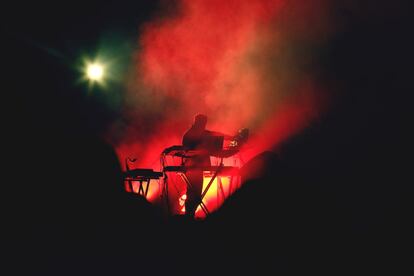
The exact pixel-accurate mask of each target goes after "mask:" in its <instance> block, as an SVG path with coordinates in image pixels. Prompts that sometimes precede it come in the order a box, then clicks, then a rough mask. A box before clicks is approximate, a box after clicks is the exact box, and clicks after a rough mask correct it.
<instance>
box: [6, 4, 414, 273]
mask: <svg viewBox="0 0 414 276" xmlns="http://www.w3.org/2000/svg"><path fill="white" fill-rule="evenodd" d="M351 2H352V1H351ZM356 2H357V1H355V3H356ZM403 4H404V3H403V2H402V1H392V2H391V1H387V2H386V1H364V3H363V4H360V5H356V6H355V5H350V6H351V7H353V8H349V6H348V8H344V6H341V5H340V4H338V5H337V9H336V10H335V12H336V15H335V16H337V18H338V21H339V22H341V24H342V25H341V28H339V29H338V31H337V32H336V33H335V35H334V36H333V38H332V39H331V40H330V42H329V43H328V44H327V46H326V49H324V51H323V53H324V54H323V55H321V56H320V64H321V67H322V68H323V70H322V71H323V74H322V75H321V76H320V78H321V81H322V82H323V83H324V84H325V85H326V87H328V88H331V89H332V91H335V93H336V94H335V97H334V99H335V100H334V101H333V104H332V106H331V108H330V110H329V111H328V112H327V113H326V114H324V115H323V117H322V118H321V119H320V120H319V121H318V122H316V123H315V124H313V125H312V127H311V128H309V129H307V130H306V131H304V132H303V133H301V134H300V135H298V136H296V137H294V138H292V139H290V140H289V141H287V142H286V143H285V145H284V146H283V147H282V148H281V150H279V151H278V154H277V155H276V154H273V153H270V152H268V153H264V154H263V155H260V156H258V157H257V158H256V159H254V160H252V162H250V164H247V165H246V166H255V164H256V162H257V163H260V162H264V164H266V169H265V170H264V171H263V172H262V173H261V174H260V175H257V176H255V177H254V178H253V179H252V180H250V181H249V182H248V183H246V185H245V186H244V187H243V188H242V189H241V190H240V191H239V192H238V193H237V194H235V195H234V197H232V198H231V199H230V200H229V201H228V202H227V203H226V204H225V205H224V206H223V208H222V209H221V210H220V211H219V212H217V213H216V214H214V215H212V216H211V217H210V218H209V219H207V220H206V221H204V222H201V223H189V222H183V221H180V220H174V219H173V220H167V221H166V220H165V219H164V218H163V217H162V216H161V215H160V212H159V211H160V210H157V209H156V208H154V207H153V206H150V205H149V204H147V202H146V201H145V200H144V199H142V198H138V197H133V196H130V195H127V194H125V193H123V191H122V182H121V181H120V179H121V177H120V176H121V171H120V167H119V164H118V161H117V158H116V155H115V153H114V151H113V149H112V148H111V147H110V146H109V145H108V144H106V143H105V142H104V141H103V140H102V139H101V138H100V137H101V134H102V132H103V131H104V130H105V127H107V126H108V125H109V124H110V123H111V122H112V120H113V119H114V118H116V117H117V116H118V115H119V114H117V111H116V108H112V107H110V106H108V105H107V104H106V103H105V102H104V100H103V99H102V98H100V97H99V96H96V94H93V93H92V96H90V94H87V93H85V92H87V91H86V88H85V87H84V86H82V85H77V84H76V83H75V82H74V80H75V79H77V78H78V74H79V72H77V71H76V70H74V69H73V68H69V67H70V66H69V64H70V60H71V59H76V58H78V56H79V54H80V53H81V51H85V52H93V50H94V47H95V45H97V44H98V43H99V42H100V39H101V38H102V36H103V35H106V34H108V33H116V34H117V36H118V38H120V39H122V38H125V39H126V40H128V41H129V42H131V43H135V42H136V39H137V37H138V35H139V28H138V27H137V26H139V25H140V24H142V23H143V22H145V21H147V20H149V19H151V18H152V17H153V16H155V15H159V13H160V12H161V11H160V10H159V3H158V2H156V1H116V2H115V1H114V2H112V3H111V2H109V3H101V2H100V1H88V2H87V3H83V2H75V1H73V2H68V3H60V2H54V3H46V2H44V3H42V2H36V3H14V4H6V6H5V8H4V9H3V8H2V19H1V25H2V26H1V27H2V29H1V30H2V35H1V36H2V38H3V39H2V41H3V42H2V43H1V45H2V49H3V50H2V68H3V70H2V80H3V81H2V83H3V84H5V85H3V86H2V88H1V90H2V91H1V107H2V108H1V115H2V116H1V121H2V126H3V127H2V134H1V137H2V139H1V145H2V150H1V153H2V154H1V156H2V159H3V162H2V179H1V190H2V192H1V198H2V199H1V203H2V205H3V206H2V213H3V212H4V213H3V214H2V230H3V231H2V232H3V234H2V241H1V242H2V244H3V245H4V246H2V249H3V251H4V253H5V254H4V255H5V256H8V258H6V259H3V260H4V262H5V263H6V264H8V265H10V268H11V269H12V271H15V272H16V274H21V272H23V271H25V272H26V273H27V274H29V275H31V274H35V275H37V274H41V275H45V274H53V275H56V274H58V275H62V274H68V275H73V274H80V275H83V274H111V275H114V274H116V275H122V274H128V275H129V274H131V275H132V274H133V275H136V274H138V275H139V274H148V273H155V274H161V273H163V274H168V273H170V274H173V275H174V274H182V273H184V272H188V273H189V274H190V275H194V274H208V273H213V272H214V273H217V272H219V273H223V274H225V273H232V274H238V273H243V272H244V273H246V272H247V273H255V274H256V273H258V274H264V273H266V274H268V273H269V271H270V272H286V271H287V272H296V271H301V272H311V271H326V272H330V273H335V274H336V273H337V272H344V271H346V272H356V271H363V272H367V273H369V272H378V271H384V270H385V271H389V272H395V271H396V270H401V271H402V270H403V269H405V268H406V267H408V264H409V261H411V260H410V256H409V255H408V254H407V253H406V251H407V250H408V251H411V247H410V246H409V244H408V238H409V237H410V234H411V233H412V232H411V231H410V229H409V227H408V226H409V224H410V222H411V220H412V212H411V211H410V210H411V209H410V208H411V206H410V205H411V202H412V199H411V197H412V194H413V193H412V190H413V189H412V186H411V185H412V180H411V165H412V162H411V150H410V148H411V145H410V142H411V141H412V139H411V136H410V131H409V130H410V129H411V126H412V121H411V118H412V117H411V116H410V115H411V112H410V111H411V103H412V101H411V100H412V99H413V97H412V93H413V89H412V88H413V85H412V81H411V79H412V71H413V70H412V58H411V52H412V49H413V43H412V39H411V37H412V29H411V21H412V19H411V18H410V9H409V7H408V6H405V5H403ZM171 6H172V7H173V4H171ZM80 49H81V50H80ZM62 53H63V54H62ZM114 89H116V88H114ZM88 95H89V96H88ZM246 173H247V170H246Z"/></svg>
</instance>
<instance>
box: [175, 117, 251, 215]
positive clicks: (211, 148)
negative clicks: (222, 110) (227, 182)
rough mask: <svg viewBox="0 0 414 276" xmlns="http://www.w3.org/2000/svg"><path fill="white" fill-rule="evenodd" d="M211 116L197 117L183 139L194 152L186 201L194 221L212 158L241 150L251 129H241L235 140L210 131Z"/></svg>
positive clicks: (187, 164) (188, 159) (187, 161)
mask: <svg viewBox="0 0 414 276" xmlns="http://www.w3.org/2000/svg"><path fill="white" fill-rule="evenodd" d="M206 125H207V116H206V115H203V114H197V115H196V116H195V117H194V122H193V124H192V125H191V127H190V128H189V129H188V130H187V131H186V133H185V134H184V136H183V140H182V144H183V146H184V147H186V148H187V150H190V152H192V153H191V154H190V155H189V156H187V157H186V158H185V159H184V166H185V167H186V173H185V175H186V177H187V180H188V185H187V199H186V201H185V210H186V216H187V217H188V218H194V215H195V211H196V209H197V206H198V205H199V204H200V203H201V200H202V198H201V195H202V192H203V171H204V168H206V167H210V166H211V162H210V156H216V157H217V156H221V157H228V156H231V155H233V154H234V153H235V152H237V151H238V150H239V147H240V145H241V144H243V143H244V142H245V141H246V140H247V137H248V129H241V130H240V131H239V132H238V133H237V134H236V135H235V136H230V135H226V134H223V133H220V132H215V131H211V130H207V129H206ZM225 139H226V140H231V141H232V143H233V145H232V147H231V148H230V149H227V150H226V151H223V142H224V140H225Z"/></svg>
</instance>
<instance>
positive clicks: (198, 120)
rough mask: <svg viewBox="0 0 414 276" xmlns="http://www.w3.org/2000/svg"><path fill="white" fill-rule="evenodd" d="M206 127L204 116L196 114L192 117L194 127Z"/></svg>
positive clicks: (205, 117)
mask: <svg viewBox="0 0 414 276" xmlns="http://www.w3.org/2000/svg"><path fill="white" fill-rule="evenodd" d="M206 125H207V116H206V115H204V114H197V115H195V117H194V126H196V127H199V128H203V129H204V128H205V127H206Z"/></svg>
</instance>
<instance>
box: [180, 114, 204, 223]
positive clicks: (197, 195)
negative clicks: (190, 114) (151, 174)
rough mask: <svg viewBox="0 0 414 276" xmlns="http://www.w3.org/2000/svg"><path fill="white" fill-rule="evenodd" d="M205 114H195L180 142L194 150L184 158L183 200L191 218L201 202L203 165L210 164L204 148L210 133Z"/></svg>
mask: <svg viewBox="0 0 414 276" xmlns="http://www.w3.org/2000/svg"><path fill="white" fill-rule="evenodd" d="M206 125H207V116H206V115H203V114H197V115H196V116H195V117H194V123H193V124H192V125H191V127H190V128H189V129H188V130H187V131H186V133H185V134H184V136H183V141H182V144H183V146H185V147H187V148H188V149H190V150H196V152H197V153H196V154H194V155H193V156H192V157H190V158H186V159H185V161H184V165H185V166H186V167H187V171H186V177H187V179H188V182H189V183H190V184H189V185H187V199H186V201H185V210H186V212H185V213H186V216H187V217H189V218H193V217H194V214H195V211H196V209H197V206H198V205H199V204H200V203H201V193H202V189H203V167H205V166H210V156H209V154H208V152H207V148H206V140H207V137H209V136H210V135H211V134H210V133H209V131H207V130H206Z"/></svg>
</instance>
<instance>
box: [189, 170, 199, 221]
mask: <svg viewBox="0 0 414 276" xmlns="http://www.w3.org/2000/svg"><path fill="white" fill-rule="evenodd" d="M186 176H187V179H188V181H189V182H190V184H191V185H187V199H186V201H185V213H186V216H188V217H191V218H194V215H195V211H196V209H197V206H198V205H199V204H200V202H201V193H202V189H203V171H202V170H191V171H187V173H186Z"/></svg>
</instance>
